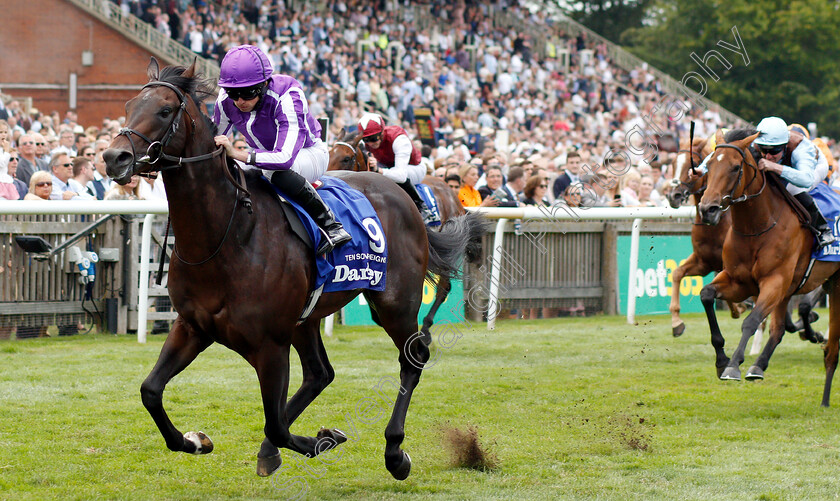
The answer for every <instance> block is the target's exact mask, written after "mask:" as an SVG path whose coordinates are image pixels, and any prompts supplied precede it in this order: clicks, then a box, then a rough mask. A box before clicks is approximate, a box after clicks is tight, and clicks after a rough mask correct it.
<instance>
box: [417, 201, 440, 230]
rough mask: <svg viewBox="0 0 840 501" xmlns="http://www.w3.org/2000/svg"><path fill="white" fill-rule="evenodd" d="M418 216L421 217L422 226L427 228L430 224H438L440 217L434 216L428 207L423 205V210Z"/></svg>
mask: <svg viewBox="0 0 840 501" xmlns="http://www.w3.org/2000/svg"><path fill="white" fill-rule="evenodd" d="M420 216H422V217H423V224H425V225H426V226H429V225H430V224H434V223H439V222H440V216H438V215H437V214H435V213H434V212H433V211H432V209H430V208H429V206H427V205H425V204H423V208H422V209H420Z"/></svg>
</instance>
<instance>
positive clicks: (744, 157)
mask: <svg viewBox="0 0 840 501" xmlns="http://www.w3.org/2000/svg"><path fill="white" fill-rule="evenodd" d="M718 148H731V149H733V150H735V151H737V152H738V153H739V154H740V155H741V163H740V164H739V165H738V166H739V168H738V180H737V181H736V182H735V186H733V187H732V191H730V192H729V195H725V196H724V197H723V199H721V202H722V201H723V200H726V199H728V200H729V203H728V204H727V205H726V208H724V209H722V210H723V211H724V212H725V211H727V210H729V208H730V207H732V205H734V204H737V203H741V202H746V201H747V200H750V199H753V198H756V197H758V196H759V195H761V193H762V192H763V191H764V188H765V187H766V186H767V175H766V174H764V173H763V172H762V174H761V179H762V183H761V188H760V189H759V190H758V192H757V193H753V194H752V195H747V188H749V187H750V186H751V185H752V183H753V181H755V179H756V178H757V177H758V173H759V172H761V171H760V170H759V169H758V166H757V165H752V166H751V167H753V168H754V169H755V172H756V174H755V175H754V176H753V177H752V179H750V182H749V183H747V185H746V186H745V187H744V190H743V195H741V196H740V197H738V198H732V196H733V194H734V193H735V190H736V189H738V185H739V184H740V182H741V176H742V175H743V174H744V164H747V165H749V162H747V154H746V153H745V152H744V150H742V149H741V148H740V147H739V146H736V145H734V144H719V145H717V146H715V150H717V149H718ZM778 211H779V207H777V208H776V213H775V214H774V215H773V222H772V223H771V224H770V226H768V227H767V228H765V229H763V230H761V231H759V232H756V233H743V232H740V231H738V229H736V228H735V225H734V224H733V225H732V231H734V232H735V233H737V234H739V235H741V236H744V237H757V236H759V235H763V234H765V233H767V232H768V231H770V230H772V229H773V228H775V226H776V224H777V223H778V222H779V217H778V216H779V212H778Z"/></svg>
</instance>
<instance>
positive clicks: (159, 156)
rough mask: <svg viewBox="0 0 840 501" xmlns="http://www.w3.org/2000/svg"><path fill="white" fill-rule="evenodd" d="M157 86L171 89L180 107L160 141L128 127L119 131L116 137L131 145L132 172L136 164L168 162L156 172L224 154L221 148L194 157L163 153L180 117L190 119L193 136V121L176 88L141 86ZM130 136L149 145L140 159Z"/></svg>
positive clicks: (182, 94) (154, 83) (146, 86)
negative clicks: (124, 139) (184, 116)
mask: <svg viewBox="0 0 840 501" xmlns="http://www.w3.org/2000/svg"><path fill="white" fill-rule="evenodd" d="M158 86H162V87H167V88H169V89H171V90H172V91H173V92H174V93H175V95H176V96H178V101H179V102H180V105H179V106H178V111H177V112H176V113H175V116H174V117H172V121H171V122H169V126H168V127H167V128H166V130H165V131H164V133H163V135H162V136H161V137H160V139H157V140H155V141H153V140H151V139H149V138H148V137H146V136H145V135H144V134H143V133H142V132H138V131H136V130H134V129H130V128H128V127H123V128H122V129H120V132H119V133H118V134H117V135H118V136H125V137H126V139H128V144H130V145H131V156H132V160H133V165H132V169H131V170H132V172H134V171H135V170H136V168H137V164H138V163H144V164H147V165H155V164H157V163H158V162H160V161H161V160H164V161H166V162H169V164H168V165H161V166H159V167H157V168H156V169H155V170H156V171H163V170H169V169H175V168H178V167H181V165H183V164H185V163H192V162H201V161H203V160H209V159H211V158H215V157H217V156H219V155H221V154H222V152H224V150H225V149H224V147H222V146H219V148H218V149H216V150H215V151H213V152H212V153H205V154H204V155H198V156H195V157H176V156H172V155H170V154H168V153H166V152H165V151H163V150H164V149H165V148H166V147H167V146H169V142H170V141H171V140H172V138H173V137H174V136H175V133H177V132H178V127H179V124H180V123H181V115H183V114H184V113H186V114H187V116H189V117H190V123H191V124H192V131H193V132H192V133H193V134H195V119H194V118H193V117H192V115H190V112H189V110H187V99H186V97H185V96H184V93H183V92H181V89H179V88H178V87H176V86H174V85H172V84H171V83H168V82H149V83H147V84H146V85H144V86H143V89H147V88H150V87H158ZM132 135H135V136H137V137H139V138H140V139H142V140H143V141H146V143H148V145H149V146H148V147H147V148H146V155H145V156H143V157H142V158H140V159H138V158H137V150H136V148H135V147H134V141H133V140H132V139H131V136H132Z"/></svg>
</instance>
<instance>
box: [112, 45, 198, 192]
mask: <svg viewBox="0 0 840 501" xmlns="http://www.w3.org/2000/svg"><path fill="white" fill-rule="evenodd" d="M195 66H196V63H195V61H193V64H192V65H190V67H189V68H183V67H180V66H167V67H166V68H164V69H163V70H162V71H158V63H157V60H156V59H155V58H152V61H151V63H149V67H148V74H149V79H150V80H149V83H147V84H146V85H144V86H143V89H142V90H141V91H140V94H138V95H137V96H136V97H134V98H133V99H131V100H130V101H128V102H127V103H126V105H125V111H126V122H125V126H124V127H123V129H122V130H121V131H120V133H119V134H118V135H117V137H115V138H114V140H113V141H112V142H111V145H110V147H109V148H108V149H107V150H105V152H104V153H103V154H102V158H103V160H104V161H105V164H106V166H107V172H108V175H109V176H110V177H111V178H112V179H114V180H115V181H116V182H117V183H119V184H125V183H127V182H128V181H129V180H130V179H131V176H132V175H133V174H139V173H143V172H150V171H159V170H164V169H166V168H172V167H175V166H178V165H180V163H181V160H182V157H186V156H188V155H187V154H186V152H189V151H192V149H193V144H192V143H194V142H195V141H193V140H192V139H194V138H195V136H196V131H197V130H198V129H208V128H209V130H210V131H212V125H210V123H209V119H208V118H207V117H206V115H204V114H203V113H202V112H201V110H200V109H199V107H198V105H197V103H198V102H200V100H199V99H198V98H197V95H196V93H197V92H201V93H208V90H209V88H208V86H207V84H206V83H205V82H203V81H202V79H201V78H199V77H197V76H196V74H195ZM196 118H198V121H196ZM211 137H212V134H211ZM210 146H214V145H213V144H212V142H211V144H210Z"/></svg>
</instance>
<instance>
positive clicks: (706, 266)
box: [668, 138, 744, 337]
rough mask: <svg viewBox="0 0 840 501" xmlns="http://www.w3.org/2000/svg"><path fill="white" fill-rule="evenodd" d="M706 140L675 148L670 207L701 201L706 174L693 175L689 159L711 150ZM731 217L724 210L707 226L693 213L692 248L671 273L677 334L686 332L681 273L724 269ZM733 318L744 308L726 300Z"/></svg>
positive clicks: (699, 273)
mask: <svg viewBox="0 0 840 501" xmlns="http://www.w3.org/2000/svg"><path fill="white" fill-rule="evenodd" d="M708 143H709V141H708V140H707V139H703V138H695V139H694V142H693V143H692V144H691V147H689V145H688V142H687V141H686V142H685V143H683V144H682V145H681V147H680V150H679V152H677V157H676V158H675V159H674V178H673V181H674V182H675V184H676V183H679V184H676V185H675V186H674V188H673V189H672V190H671V192H670V193H668V202H669V203H670V204H671V207H674V208H677V207H679V206H681V205H682V204H683V202H684V201H686V200H688V198H689V197H693V198H694V205H695V206H696V205H697V203H698V202H700V196H701V195H702V191H703V187H704V185H705V177H698V176H693V175H692V169H691V165H692V160H693V162H694V165H695V166H698V165H700V162H702V161H703V159H704V158H706V156H707V155H708V154H709V153H711V152H712V150H711V148H710V147H709V145H708ZM731 221H732V217H731V216H730V214H729V213H728V212H727V213H726V214H724V215H723V216H722V217H721V220H720V222H719V223H718V225H717V226H707V225H704V224H703V223H701V222H700V214H699V213H698V214H696V215H695V216H694V225H693V226H692V227H691V247H692V249H693V251H694V252H692V253H691V255H690V256H688V258H687V259H686V260H685V262H684V263H683V264H681V265H680V266H678V267H677V269H675V270H674V271H673V272H672V273H671V305H670V308H669V309H670V311H671V333H672V334H673V335H674V337H679V336H681V335H682V334H683V332H685V323H684V322H683V321H682V319H681V318H680V282H681V281H682V279H683V277H686V276H689V277H692V276H699V277H704V276H706V275H708V274H709V273H711V272H713V271H714V272H718V271H720V270H722V269H723V260H722V259H721V249H722V248H723V241H724V239H725V238H726V232H727V231H729V226H730V224H731ZM727 305H728V306H729V311H730V312H731V315H732V318H738V317H740V316H741V312H743V311H744V309H743V308H742V307H741V306H740V305H738V304H735V303H731V302H727Z"/></svg>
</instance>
